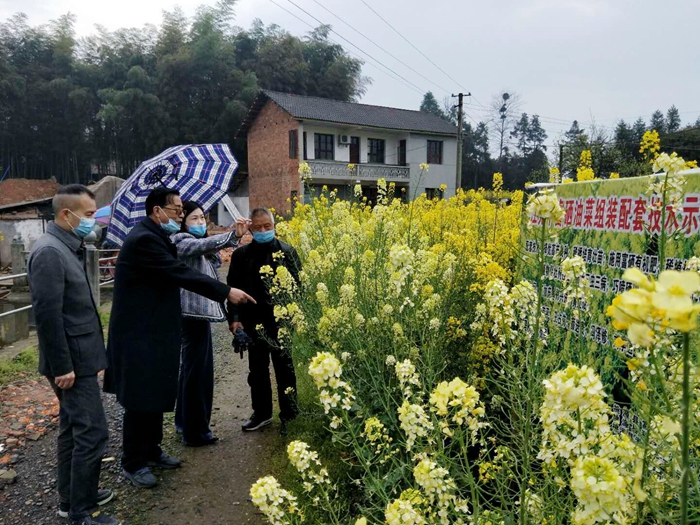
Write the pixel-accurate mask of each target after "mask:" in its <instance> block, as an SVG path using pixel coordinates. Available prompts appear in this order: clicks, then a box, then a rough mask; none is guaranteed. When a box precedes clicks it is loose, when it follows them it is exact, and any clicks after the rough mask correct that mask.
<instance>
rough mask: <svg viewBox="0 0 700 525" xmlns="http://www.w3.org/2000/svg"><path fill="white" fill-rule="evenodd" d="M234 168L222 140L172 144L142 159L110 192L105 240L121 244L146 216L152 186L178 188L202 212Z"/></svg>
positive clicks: (223, 187)
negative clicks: (151, 156)
mask: <svg viewBox="0 0 700 525" xmlns="http://www.w3.org/2000/svg"><path fill="white" fill-rule="evenodd" d="M237 169H238V162H237V161H236V159H235V158H234V156H233V154H232V153H231V150H230V149H229V147H228V146H227V145H226V144H190V145H186V146H175V147H172V148H169V149H167V150H165V151H164V152H163V153H161V154H160V155H158V156H157V157H153V158H152V159H149V160H147V161H145V162H143V163H142V164H141V165H140V166H139V167H138V168H137V169H136V171H135V172H134V173H133V174H132V175H131V176H130V177H129V178H128V179H127V181H126V182H125V183H124V184H123V185H122V186H121V188H119V191H118V192H117V194H116V195H115V196H114V200H113V201H112V214H111V218H110V221H109V228H108V230H107V241H108V242H110V243H112V244H116V245H117V246H121V245H122V243H123V242H124V238H125V237H126V235H127V234H128V233H129V232H130V231H131V228H133V227H134V225H135V224H136V223H138V222H140V221H141V220H142V219H143V218H144V217H145V216H146V197H148V194H149V193H150V192H151V190H152V189H154V188H157V187H160V186H164V187H167V188H171V189H174V190H179V192H180V196H181V197H182V200H183V201H195V202H196V203H197V204H199V206H200V207H201V208H202V210H203V211H204V213H206V212H208V211H209V210H210V209H211V208H212V207H213V206H214V205H215V204H216V203H217V202H219V201H220V200H221V199H222V198H223V196H224V195H226V192H227V191H228V188H229V186H230V185H231V179H233V175H234V174H235V173H236V170H237Z"/></svg>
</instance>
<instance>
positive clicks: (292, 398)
mask: <svg viewBox="0 0 700 525" xmlns="http://www.w3.org/2000/svg"><path fill="white" fill-rule="evenodd" d="M270 358H272V366H273V367H274V369H275V377H276V378H277V397H278V399H279V405H280V419H281V420H282V421H288V420H290V419H294V418H295V417H296V415H297V411H298V409H297V404H296V387H297V378H296V375H295V373H294V363H293V362H292V356H291V354H290V353H289V352H287V351H281V350H278V349H276V348H272V347H270V345H268V344H267V343H265V342H264V341H262V340H260V339H256V340H255V343H254V344H253V345H251V347H250V350H249V352H248V366H249V373H248V385H250V397H251V399H252V402H253V412H255V417H256V418H257V419H269V418H271V417H272V385H271V382H270ZM287 389H292V392H291V393H290V394H285V390H287Z"/></svg>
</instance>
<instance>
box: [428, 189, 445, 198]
mask: <svg viewBox="0 0 700 525" xmlns="http://www.w3.org/2000/svg"><path fill="white" fill-rule="evenodd" d="M425 196H426V197H427V198H428V200H432V199H442V197H443V191H442V189H440V188H425Z"/></svg>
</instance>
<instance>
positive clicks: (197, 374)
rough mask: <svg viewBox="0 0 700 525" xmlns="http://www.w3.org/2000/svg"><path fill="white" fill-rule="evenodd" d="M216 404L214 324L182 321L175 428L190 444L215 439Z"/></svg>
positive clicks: (199, 321)
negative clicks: (212, 423)
mask: <svg viewBox="0 0 700 525" xmlns="http://www.w3.org/2000/svg"><path fill="white" fill-rule="evenodd" d="M213 403H214V348H213V345H212V340H211V323H209V321H202V320H198V319H187V318H184V319H183V320H182V357H181V363H180V382H179V385H178V392H177V408H176V409H175V426H176V427H177V428H178V429H180V430H182V437H183V439H184V440H185V442H187V443H196V442H198V441H201V440H203V439H206V438H208V437H210V436H211V430H210V429H209V421H210V420H211V411H212V405H213Z"/></svg>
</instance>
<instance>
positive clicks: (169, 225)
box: [159, 214, 180, 233]
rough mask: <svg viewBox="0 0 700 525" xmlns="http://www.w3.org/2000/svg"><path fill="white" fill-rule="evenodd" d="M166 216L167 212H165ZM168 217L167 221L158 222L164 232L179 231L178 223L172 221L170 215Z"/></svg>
mask: <svg viewBox="0 0 700 525" xmlns="http://www.w3.org/2000/svg"><path fill="white" fill-rule="evenodd" d="M166 217H167V214H166ZM168 219H169V220H168V222H166V223H165V224H163V223H162V222H159V224H160V227H161V228H163V229H164V230H165V232H166V233H177V232H179V231H180V223H178V222H176V221H174V220H173V219H170V217H168Z"/></svg>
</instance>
